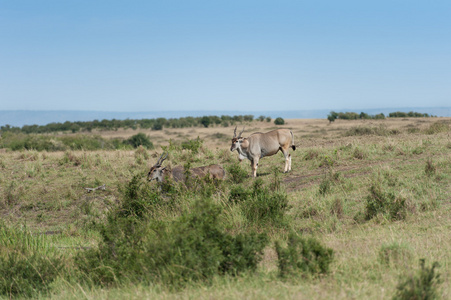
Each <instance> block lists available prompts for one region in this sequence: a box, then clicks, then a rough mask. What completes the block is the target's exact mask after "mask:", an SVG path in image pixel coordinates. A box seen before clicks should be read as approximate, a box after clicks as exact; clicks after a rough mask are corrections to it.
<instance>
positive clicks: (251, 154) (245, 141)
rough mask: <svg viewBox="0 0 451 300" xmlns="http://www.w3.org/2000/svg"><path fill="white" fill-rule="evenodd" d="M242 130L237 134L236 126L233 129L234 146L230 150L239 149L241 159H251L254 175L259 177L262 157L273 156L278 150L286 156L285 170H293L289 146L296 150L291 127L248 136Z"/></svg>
mask: <svg viewBox="0 0 451 300" xmlns="http://www.w3.org/2000/svg"><path fill="white" fill-rule="evenodd" d="M243 131H244V128H243V130H242V131H241V132H240V134H239V135H238V136H236V127H235V130H234V131H233V138H232V146H231V147H230V151H232V152H233V151H234V150H236V151H238V153H239V160H240V161H242V160H243V159H245V158H247V159H249V160H250V161H251V166H252V176H253V177H257V167H258V161H259V159H260V158H263V157H265V156H271V155H274V154H276V153H277V152H279V150H280V151H282V153H283V155H284V156H285V168H284V172H285V173H287V172H289V171H291V154H290V153H289V152H288V150H289V148H292V149H293V150H296V146H295V145H294V136H293V132H292V131H291V130H289V129H276V130H273V131H270V132H266V133H261V132H256V133H253V134H251V135H250V136H249V137H247V138H243V137H242V136H241V134H242V133H243Z"/></svg>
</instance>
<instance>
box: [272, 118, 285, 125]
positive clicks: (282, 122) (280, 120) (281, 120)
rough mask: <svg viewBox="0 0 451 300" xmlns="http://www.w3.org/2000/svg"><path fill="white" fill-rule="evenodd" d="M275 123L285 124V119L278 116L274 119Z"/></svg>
mask: <svg viewBox="0 0 451 300" xmlns="http://www.w3.org/2000/svg"><path fill="white" fill-rule="evenodd" d="M274 124H276V125H284V124H285V120H284V119H283V118H281V117H278V118H276V119H275V120H274Z"/></svg>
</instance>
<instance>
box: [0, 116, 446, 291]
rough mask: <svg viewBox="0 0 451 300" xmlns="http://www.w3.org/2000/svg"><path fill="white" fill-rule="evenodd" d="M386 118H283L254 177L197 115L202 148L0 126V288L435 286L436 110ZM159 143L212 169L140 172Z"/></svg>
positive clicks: (440, 168)
mask: <svg viewBox="0 0 451 300" xmlns="http://www.w3.org/2000/svg"><path fill="white" fill-rule="evenodd" d="M260 119H261V120H260ZM387 121H388V120H387V119H384V120H377V121H376V120H372V121H371V122H375V123H372V124H363V123H362V124H360V123H359V124H349V122H341V121H337V122H335V123H334V124H332V125H330V124H328V123H327V121H325V120H322V122H323V124H322V125H321V126H322V127H314V126H317V125H313V126H311V128H310V129H309V126H310V125H309V124H307V125H303V126H302V127H296V126H293V124H296V123H295V122H294V121H292V120H288V121H287V122H286V124H285V125H284V126H287V127H289V126H292V129H293V131H294V134H295V141H296V146H297V150H296V151H294V152H292V153H291V154H292V161H293V170H292V172H291V173H288V174H284V173H282V172H281V170H280V164H281V163H282V162H283V156H282V155H281V154H277V155H274V156H271V157H267V158H265V159H264V160H261V164H260V166H259V171H260V172H259V176H258V177H257V178H251V177H250V174H251V168H250V165H249V162H242V163H239V162H238V159H237V157H236V155H235V153H230V149H229V147H230V144H229V143H230V137H227V139H226V140H225V141H224V142H221V141H220V139H221V138H222V136H220V135H218V130H217V128H215V127H213V128H212V127H204V126H202V128H201V129H202V130H206V131H205V132H204V131H202V132H201V133H202V134H204V136H214V135H215V134H216V135H218V136H220V138H219V139H218V140H215V144H214V146H211V145H212V144H210V142H211V141H209V140H208V139H203V138H201V137H199V136H198V134H199V131H195V132H193V133H192V134H191V135H190V136H186V135H178V134H173V132H172V131H167V132H166V134H167V137H168V141H167V143H165V144H164V145H163V144H161V143H159V142H158V141H157V140H156V139H155V138H154V137H155V136H153V135H151V134H150V131H149V132H146V133H143V134H141V135H137V134H139V133H141V132H138V133H137V132H133V134H132V135H130V136H129V137H127V138H122V139H120V140H119V142H118V143H119V144H120V145H121V146H120V147H118V148H115V147H112V148H103V149H102V150H91V148H89V147H88V146H86V145H85V146H82V147H78V146H77V147H74V148H71V146H70V145H71V144H70V143H68V144H65V143H64V141H63V139H60V138H65V137H72V138H77V139H80V140H86V141H89V143H94V142H96V143H97V142H98V143H102V142H104V147H105V145H107V144H108V143H113V141H114V139H115V138H112V137H107V136H105V135H102V134H101V133H100V134H99V135H98V136H91V135H90V134H88V135H83V134H80V133H78V134H74V135H72V134H68V135H61V134H43V135H36V134H23V133H18V134H19V135H23V136H25V137H33V138H37V139H38V141H39V139H41V138H42V139H43V140H46V139H49V140H53V143H56V144H58V143H59V142H61V143H62V144H60V146H61V145H64V147H63V146H61V147H62V148H59V149H46V148H43V149H40V148H34V147H31V148H26V147H17V148H14V149H17V150H13V148H12V147H10V146H8V145H11V144H9V143H6V142H7V141H8V140H9V137H8V135H10V134H11V135H15V133H12V132H7V133H4V134H2V141H1V143H2V146H3V149H0V216H1V219H2V221H1V222H0V298H39V299H44V298H52V299H77V298H99V299H111V298H114V299H116V298H119V299H121V298H127V299H128V298H151V299H162V298H178V297H186V298H196V299H198V298H199V299H207V298H208V299H211V298H215V299H221V298H264V299H267V298H274V299H293V298H306V299H349V298H353V299H381V298H383V299H390V298H393V299H448V298H450V296H451V284H450V282H451V281H450V280H449V279H450V278H451V273H450V270H449V265H450V263H451V251H450V250H451V236H450V234H449V230H450V227H449V224H450V223H451V213H450V212H451V205H450V204H451V199H450V196H449V195H450V194H451V186H450V185H449V182H451V154H450V149H451V146H450V144H451V142H450V140H449V133H450V131H451V130H450V126H449V124H450V123H449V120H448V119H441V120H434V119H430V118H429V119H428V121H427V122H424V123H423V122H421V123H418V120H408V121H401V120H399V122H400V123H390V122H387ZM356 122H359V121H356ZM315 124H318V123H315ZM393 124H395V125H396V126H394V125H393ZM209 126H210V125H209ZM246 126H249V127H250V128H252V129H250V130H249V131H252V132H255V131H266V130H270V129H272V128H275V126H274V124H271V122H267V121H266V118H265V117H263V116H262V118H259V119H257V120H252V121H249V123H248V124H247V125H246ZM259 126H262V127H263V129H259ZM362 126H366V127H368V128H370V129H371V130H370V131H367V129H363V130H362V129H356V128H358V127H362ZM335 127H338V128H339V130H335V131H334V128H335ZM412 128H417V129H418V130H415V131H413V130H410V131H409V129H412ZM229 129H230V128H226V129H225V130H229ZM307 129H309V130H310V131H309V132H308V133H303V131H304V130H307ZM323 129H324V130H327V134H324V133H323V131H322V130H323ZM149 130H150V129H149ZM174 130H175V129H174ZM232 130H233V129H232ZM373 130H374V131H373ZM177 132H179V131H177ZM224 132H226V131H224ZM346 132H348V134H345V133H346ZM350 133H352V134H350ZM303 134H306V135H307V134H308V135H309V136H308V137H302V135H303ZM135 135H136V136H135ZM133 136H135V137H133ZM132 137H133V138H132ZM146 138H147V139H148V140H149V141H150V142H151V144H146ZM218 141H219V142H218ZM71 142H72V143H73V144H77V142H75V141H74V140H71ZM87 143H88V142H87ZM89 143H88V144H89ZM163 151H167V152H169V156H168V158H167V160H166V161H165V163H167V164H168V166H170V167H174V166H184V168H185V169H186V170H189V169H190V168H194V167H198V166H204V165H210V164H220V165H222V166H223V167H224V169H225V170H226V178H225V179H224V180H215V179H211V178H209V177H208V176H206V177H204V178H192V179H190V180H189V182H181V183H177V182H174V181H171V180H169V181H167V182H164V183H162V184H158V183H156V182H148V181H147V180H146V174H147V172H148V170H149V167H150V166H151V165H153V164H154V163H155V161H156V160H157V159H158V158H159V157H160V156H161V154H162V153H163ZM101 186H104V189H93V188H96V187H101ZM87 188H91V189H87ZM418 261H420V264H418Z"/></svg>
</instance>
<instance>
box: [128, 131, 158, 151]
mask: <svg viewBox="0 0 451 300" xmlns="http://www.w3.org/2000/svg"><path fill="white" fill-rule="evenodd" d="M125 143H126V144H129V145H132V146H133V148H138V147H139V146H142V147H144V148H147V149H153V148H154V146H153V143H152V142H151V141H150V139H149V137H148V136H146V135H145V134H144V133H138V134H135V135H133V136H131V137H130V138H128V139H127V140H126V141H125Z"/></svg>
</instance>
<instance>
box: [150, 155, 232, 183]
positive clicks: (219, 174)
mask: <svg viewBox="0 0 451 300" xmlns="http://www.w3.org/2000/svg"><path fill="white" fill-rule="evenodd" d="M167 157H168V153H166V155H165V153H163V154H162V155H161V156H160V158H159V159H158V161H157V163H156V164H155V165H153V166H152V167H151V168H150V171H149V173H148V174H147V180H148V181H152V180H154V179H155V180H156V181H157V182H163V181H165V180H167V178H172V179H174V181H175V182H186V172H185V169H184V167H182V166H176V167H174V168H173V169H168V168H166V167H163V166H162V163H163V161H164V160H165V159H166V158H167ZM189 172H190V176H191V177H199V178H202V177H205V176H209V177H211V178H214V179H224V176H225V171H224V168H223V167H221V166H220V165H209V166H202V167H196V168H191V169H190V170H189Z"/></svg>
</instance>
